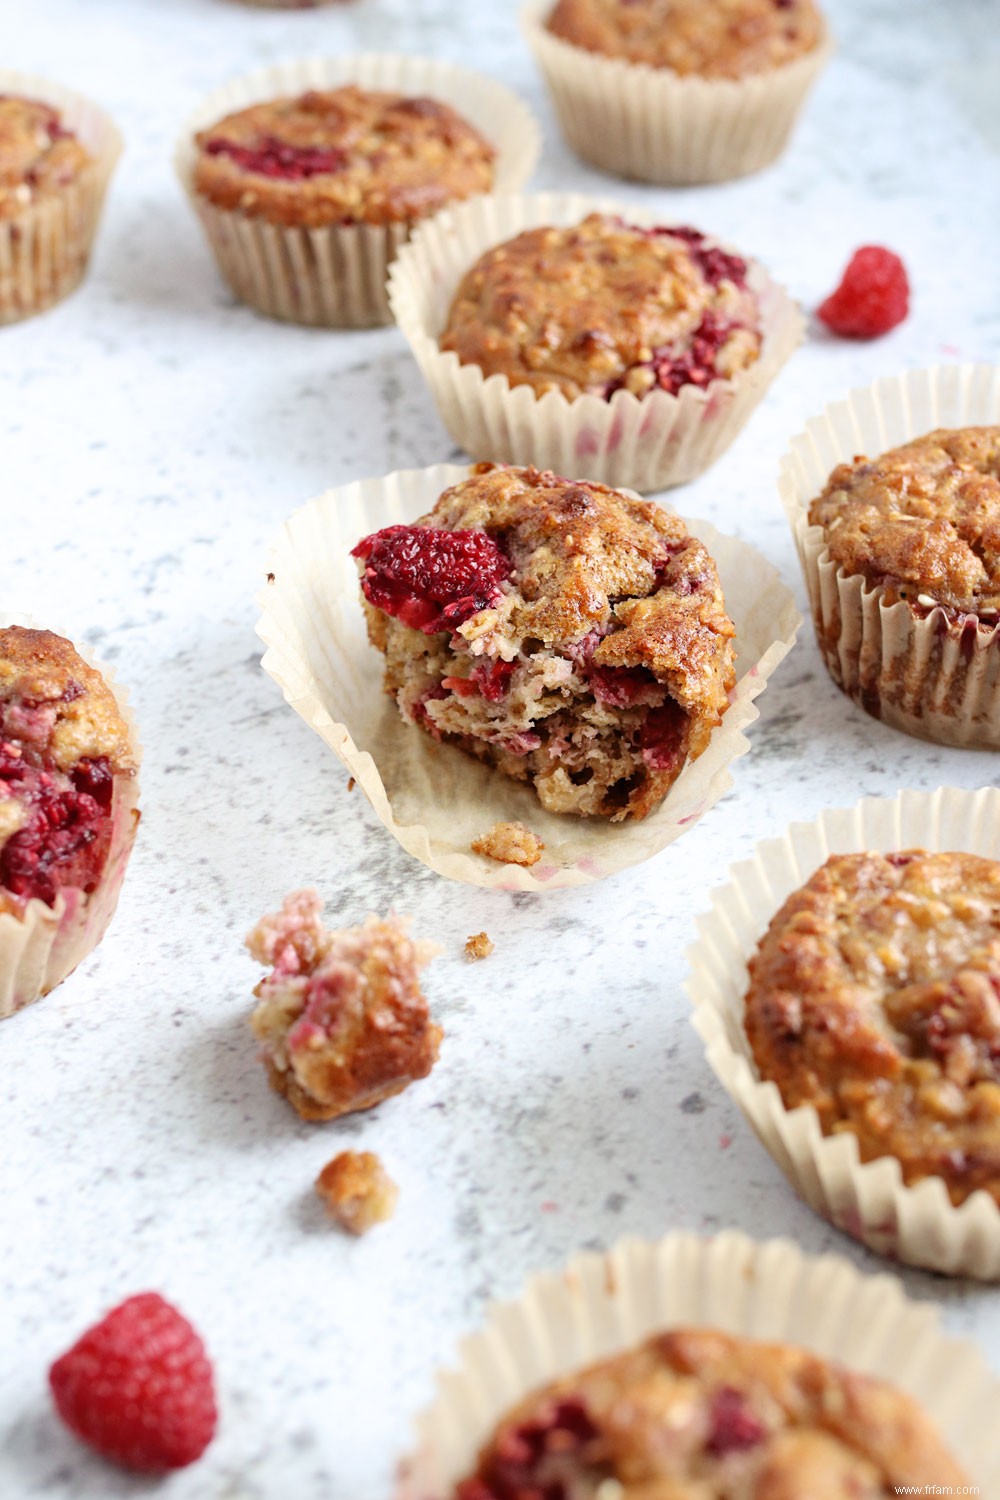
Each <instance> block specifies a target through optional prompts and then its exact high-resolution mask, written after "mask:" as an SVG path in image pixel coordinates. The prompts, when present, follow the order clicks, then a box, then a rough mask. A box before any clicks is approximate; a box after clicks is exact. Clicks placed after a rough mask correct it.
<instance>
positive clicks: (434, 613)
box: [351, 526, 510, 696]
mask: <svg viewBox="0 0 1000 1500" xmlns="http://www.w3.org/2000/svg"><path fill="white" fill-rule="evenodd" d="M351 556H352V557H359V558H361V560H362V562H363V563H364V564H365V571H364V577H363V578H362V580H361V587H362V590H363V592H364V596H365V598H366V599H367V600H368V602H369V604H374V605H375V607H376V609H381V610H384V611H385V613H386V614H387V615H392V616H393V617H394V618H395V619H397V620H401V621H402V622H403V624H404V625H409V626H411V627H412V628H413V629H414V630H422V631H423V632H424V634H425V635H434V634H435V633H436V632H437V631H439V630H455V629H457V627H458V626H459V625H461V624H462V623H463V621H465V620H468V619H470V618H471V616H472V615H475V614H478V613H479V611H480V610H482V609H489V608H491V607H492V606H493V605H495V604H497V603H499V601H500V599H501V598H502V597H503V590H502V589H501V588H500V584H501V582H502V581H503V580H504V579H505V578H507V577H509V576H510V564H509V563H508V561H507V559H506V558H505V557H504V555H503V553H502V552H501V551H500V548H499V547H498V546H497V544H496V542H495V541H494V540H493V538H492V537H491V536H489V535H488V534H487V533H486V532H485V531H471V530H470V531H445V530H444V529H443V528H440V527H434V526H386V527H385V528H384V529H383V530H382V531H376V532H373V533H372V535H371V536H366V537H364V538H363V540H362V541H360V542H359V543H358V545H357V546H356V547H355V548H354V549H353V551H352V553H351ZM501 696H502V695H501Z"/></svg>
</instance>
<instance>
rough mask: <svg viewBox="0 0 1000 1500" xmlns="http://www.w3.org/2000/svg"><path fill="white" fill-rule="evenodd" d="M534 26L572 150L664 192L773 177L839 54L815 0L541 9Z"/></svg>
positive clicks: (534, 13)
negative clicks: (765, 170) (824, 70)
mask: <svg viewBox="0 0 1000 1500" xmlns="http://www.w3.org/2000/svg"><path fill="white" fill-rule="evenodd" d="M525 26H526V31H527V36H528V41H529V43H530V44H531V46H532V49H533V50H534V53H535V56H536V58H537V61H538V63H539V66H540V67H541V69H542V72H543V73H544V75H545V79H546V82H547V83H548V85H549V88H550V89H551V91H552V96H553V102H554V104H555V108H556V113H557V114H558V116H559V122H560V124H561V126H562V129H563V132H564V134H565V135H566V138H567V140H568V142H569V144H570V145H571V146H572V148H573V149H574V150H575V151H576V152H577V153H578V154H579V155H580V156H582V157H583V158H584V159H585V160H586V161H590V162H592V163H594V164H595V165H596V166H598V167H603V168H604V169H605V170H606V171H610V172H614V173H616V174H618V175H619V176H622V177H636V178H639V179H640V180H642V181H648V182H657V183H696V182H722V181H726V180H727V179H730V178H733V177H741V176H744V175H745V174H746V173H748V172H756V171H759V170H760V169H761V168H762V167H765V166H768V165H769V164H770V163H771V162H772V161H774V159H775V158H776V157H777V156H778V155H780V153H781V151H782V150H783V149H784V147H785V145H786V144H787V141H788V138H789V136H790V134H791V131H792V127H793V125H794V123H795V120H796V117H797V115H798V113H799V110H800V109H801V107H802V104H803V103H804V101H805V97H806V94H807V92H808V90H809V87H810V85H811V84H812V82H813V80H814V78H815V77H816V74H817V73H818V72H819V70H820V68H821V67H822V66H823V64H824V62H825V61H826V59H827V57H828V55H829V51H830V43H829V38H828V35H827V29H826V25H825V23H824V21H823V17H822V15H821V13H820V11H819V9H818V7H817V6H816V5H815V3H814V0H628V3H624V0H556V3H555V4H553V3H552V0H529V4H528V5H527V8H526V11H525Z"/></svg>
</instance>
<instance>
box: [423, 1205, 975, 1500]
mask: <svg viewBox="0 0 1000 1500" xmlns="http://www.w3.org/2000/svg"><path fill="white" fill-rule="evenodd" d="M692 1326H703V1327H711V1328H719V1329H722V1330H724V1331H725V1332H727V1333H731V1334H735V1335H739V1336H742V1337H745V1338H752V1339H762V1340H765V1341H774V1342H780V1343H789V1344H796V1345H799V1346H801V1347H804V1348H806V1349H809V1350H811V1351H812V1352H813V1353H815V1354H818V1355H820V1356H822V1357H823V1358H826V1359H830V1360H833V1361H835V1362H836V1363H838V1364H841V1365H844V1366H847V1367H848V1368H850V1369H852V1370H857V1371H860V1372H861V1373H863V1374H866V1375H871V1376H875V1377H876V1378H878V1379H882V1380H887V1381H890V1382H891V1383H892V1384H893V1385H895V1386H898V1387H899V1388H901V1389H902V1390H904V1391H907V1392H908V1393H909V1394H910V1395H911V1396H913V1397H914V1398H915V1399H916V1400H917V1401H919V1402H920V1403H921V1405H922V1406H923V1408H924V1409H925V1411H926V1412H927V1413H928V1415H929V1416H930V1418H931V1420H932V1421H933V1422H934V1424H935V1426H936V1427H937V1428H938V1430H939V1432H940V1434H941V1436H942V1438H943V1440H944V1441H945V1443H946V1444H947V1445H948V1446H949V1448H950V1449H951V1451H952V1453H953V1454H954V1456H955V1457H956V1459H957V1460H958V1461H959V1462H960V1463H961V1464H962V1465H963V1466H964V1467H965V1469H966V1470H967V1472H968V1473H969V1474H970V1475H971V1478H972V1479H973V1480H974V1481H975V1482H976V1483H977V1484H978V1485H979V1486H980V1492H981V1493H982V1494H983V1495H984V1496H986V1495H1000V1424H998V1423H997V1420H996V1411H997V1402H998V1400H1000V1380H998V1379H997V1377H996V1376H995V1375H993V1374H991V1373H990V1371H989V1370H988V1369H987V1367H986V1364H985V1362H984V1360H983V1358H982V1356H981V1355H980V1354H979V1352H978V1351H977V1350H976V1348H975V1347H974V1345H972V1344H970V1343H967V1342H965V1341H962V1340H959V1339H955V1338H952V1337H949V1336H948V1335H947V1334H945V1333H944V1332H942V1330H941V1324H940V1316H939V1314H938V1311H937V1309H935V1308H933V1307H931V1306H929V1305H928V1304H927V1303H917V1302H911V1301H910V1300H909V1299H908V1298H907V1297H906V1296H905V1294H904V1292H903V1290H902V1287H901V1286H900V1284H899V1283H898V1282H897V1281H896V1280H894V1279H893V1278H891V1277H889V1276H866V1275H863V1274H862V1273H861V1272H860V1271H857V1270H855V1269H854V1267H853V1266H852V1265H851V1264H850V1263H849V1262H848V1261H846V1260H843V1259H841V1258H840V1257H839V1256H835V1255H823V1256H808V1255H805V1254H803V1252H802V1251H801V1250H799V1249H798V1248H797V1247H796V1246H795V1245H793V1244H792V1243H791V1242H790V1241H788V1240H768V1241H765V1242H762V1243H759V1242H756V1241H754V1240H751V1239H748V1238H747V1237H746V1236H745V1235H742V1234H738V1233H736V1232H735V1231H732V1230H728V1231H726V1232H725V1233H722V1234H719V1235H717V1236H716V1237H715V1238H714V1239H700V1238H698V1237H697V1236H695V1235H693V1234H688V1233H680V1232H675V1233H673V1234H668V1235H667V1236H666V1237H665V1238H664V1239H662V1240H660V1241H658V1242H652V1243H651V1242H647V1241H643V1240H638V1239H627V1240H623V1241H621V1242H620V1243H619V1244H618V1245H616V1246H615V1248H614V1249H613V1250H611V1251H609V1252H608V1253H607V1254H604V1255H601V1254H595V1253H590V1254H586V1255H581V1256H579V1257H577V1258H576V1259H575V1260H572V1261H570V1263H569V1265H568V1266H566V1268H565V1269H564V1270H562V1271H559V1272H556V1273H554V1274H546V1275H541V1276H535V1277H534V1278H532V1280H531V1281H529V1283H528V1285H527V1287H526V1289H525V1291H524V1294H523V1295H522V1296H521V1297H520V1298H518V1300H517V1301H515V1302H508V1303H504V1304H501V1305H499V1306H494V1307H493V1308H491V1309H490V1311H489V1312H488V1313H487V1315H486V1320H485V1326H484V1327H483V1329H482V1331H481V1332H478V1333H475V1334H473V1335H472V1336H471V1337H469V1338H466V1339H465V1340H464V1342H463V1343H462V1344H461V1346H460V1348H459V1350H458V1356H457V1359H456V1361H455V1363H454V1365H453V1366H452V1367H451V1368H449V1369H448V1370H447V1371H445V1372H444V1373H443V1374H441V1375H439V1376H438V1379H437V1383H436V1393H435V1396H434V1398H433V1400H432V1402H431V1404H430V1405H429V1406H428V1408H427V1409H426V1410H425V1411H423V1412H422V1413H421V1415H420V1416H419V1417H418V1419H417V1424H416V1426H417V1439H416V1446H415V1450H414V1452H412V1453H411V1454H410V1455H409V1456H408V1457H407V1458H406V1459H405V1460H404V1462H403V1464H402V1466H401V1472H400V1476H399V1482H398V1486H397V1489H396V1493H395V1500H452V1496H453V1494H454V1487H455V1485H456V1484H457V1483H458V1481H459V1480H460V1479H462V1478H465V1477H466V1476H467V1475H468V1474H469V1473H470V1471H471V1470H472V1469H473V1468H474V1465H475V1462H476V1455H477V1453H478V1451H479V1449H480V1448H481V1447H482V1445H483V1444H484V1443H485V1442H486V1441H487V1440H488V1438H489V1437H490V1436H491V1434H492V1432H493V1430H494V1428H495V1427H496V1424H497V1423H498V1421H499V1420H500V1419H501V1418H502V1417H503V1416H504V1415H506V1413H507V1412H509V1411H510V1409H511V1408H512V1407H514V1406H516V1405H517V1404H518V1403H519V1402H521V1401H522V1400H523V1399H524V1398H525V1397H526V1396H528V1395H530V1394H531V1392H532V1391H534V1390H536V1389H538V1388H539V1387H540V1386H543V1385H546V1384H547V1383H548V1382H550V1381H552V1380H555V1379H557V1378H559V1377H561V1376H564V1375H570V1374H572V1373H573V1371H575V1370H581V1369H584V1368H585V1367H586V1366H587V1365H589V1364H593V1363H595V1362H596V1361H598V1360H602V1359H606V1358H608V1357H610V1356H612V1355H614V1354H618V1353H621V1352H622V1351H624V1350H626V1349H629V1348H632V1347H634V1346H635V1345H637V1344H639V1343H641V1342H642V1341H643V1340H644V1339H646V1338H649V1337H650V1336H651V1335H653V1334H655V1333H659V1332H664V1331H666V1330H667V1329H670V1328H678V1327H692Z"/></svg>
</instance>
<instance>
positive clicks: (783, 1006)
mask: <svg viewBox="0 0 1000 1500" xmlns="http://www.w3.org/2000/svg"><path fill="white" fill-rule="evenodd" d="M998 995H1000V864H998V863H997V862H996V861H995V860H991V859H983V858H981V857H979V856H977V855H973V854H957V853H938V854H928V853H926V852H924V851H923V850H910V851H907V852H905V853H899V854H843V855H834V856H832V857H831V858H830V859H828V860H827V862H826V863H825V864H824V865H823V867H822V868H821V869H820V870H818V871H817V872H816V874H815V875H813V877H812V878H811V879H810V880H809V881H807V883H806V884H805V885H804V886H803V887H802V888H801V889H800V890H798V891H796V892H795V893H794V895H792V896H791V897H790V898H789V899H788V900H787V901H786V902H785V904H784V906H783V907H782V908H781V910H780V911H779V912H778V914H777V915H776V916H775V918H774V919H773V921H772V922H771V925H770V927H769V929H768V931H767V934H766V935H765V937H764V938H763V940H762V942H761V944H760V946H759V948H758V950H757V952H756V954H755V955H754V957H753V959H752V960H751V963H750V987H749V990H748V992H747V996H746V1019H745V1024H746V1031H747V1037H748V1039H749V1042H750V1046H751V1049H752V1051H753V1056H754V1059H755V1061H756V1064H757V1069H758V1071H759V1073H760V1076H761V1078H763V1079H765V1080H771V1081H773V1082H774V1083H775V1084H776V1085H777V1087H778V1090H779V1092H780V1094H781V1098H782V1102H783V1103H784V1106H785V1108H786V1109H789V1110H792V1109H798V1108H799V1107H800V1106H801V1105H811V1106H812V1107H813V1108H814V1109H815V1110H816V1113H817V1115H818V1116H819V1122H820V1126H821V1128H822V1130H823V1133H824V1134H825V1135H838V1134H841V1133H850V1134H851V1135H853V1136H854V1137H855V1139H856V1140H857V1142H858V1149H859V1154H860V1158H861V1160H862V1161H872V1160H873V1159H875V1158H877V1157H881V1156H891V1157H893V1158H895V1160H896V1161H898V1162H899V1164H900V1167H901V1169H902V1176H903V1181H904V1182H905V1183H907V1184H911V1185H912V1184H914V1183H917V1182H921V1181H923V1179H924V1178H926V1177H931V1176H933V1177H940V1178H941V1179H943V1181H944V1183H945V1185H946V1187H947V1189H948V1193H949V1196H950V1198H951V1200H952V1202H953V1203H955V1204H960V1203H963V1202H964V1201H965V1200H966V1198H968V1197H969V1196H970V1195H971V1194H972V1193H974V1192H978V1191H980V1190H982V1191H984V1192H987V1193H989V1194H990V1195H991V1196H992V1197H993V1199H994V1200H995V1201H996V1202H997V1204H1000V999H998Z"/></svg>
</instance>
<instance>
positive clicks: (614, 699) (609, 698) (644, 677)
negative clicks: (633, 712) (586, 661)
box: [587, 666, 664, 708]
mask: <svg viewBox="0 0 1000 1500" xmlns="http://www.w3.org/2000/svg"><path fill="white" fill-rule="evenodd" d="M587 682H588V683H589V684H590V690H591V692H592V693H593V695H594V697H595V698H596V699H597V701H598V703H605V704H607V705H608V707H609V708H631V707H633V706H634V705H635V704H639V703H647V704H648V703H655V704H658V703H659V702H660V701H661V699H662V698H663V691H664V689H663V684H662V683H661V682H657V680H656V678H655V677H654V676H653V674H652V672H650V671H649V669H648V668H647V667H598V666H591V667H590V668H589V669H588V671H587Z"/></svg>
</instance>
